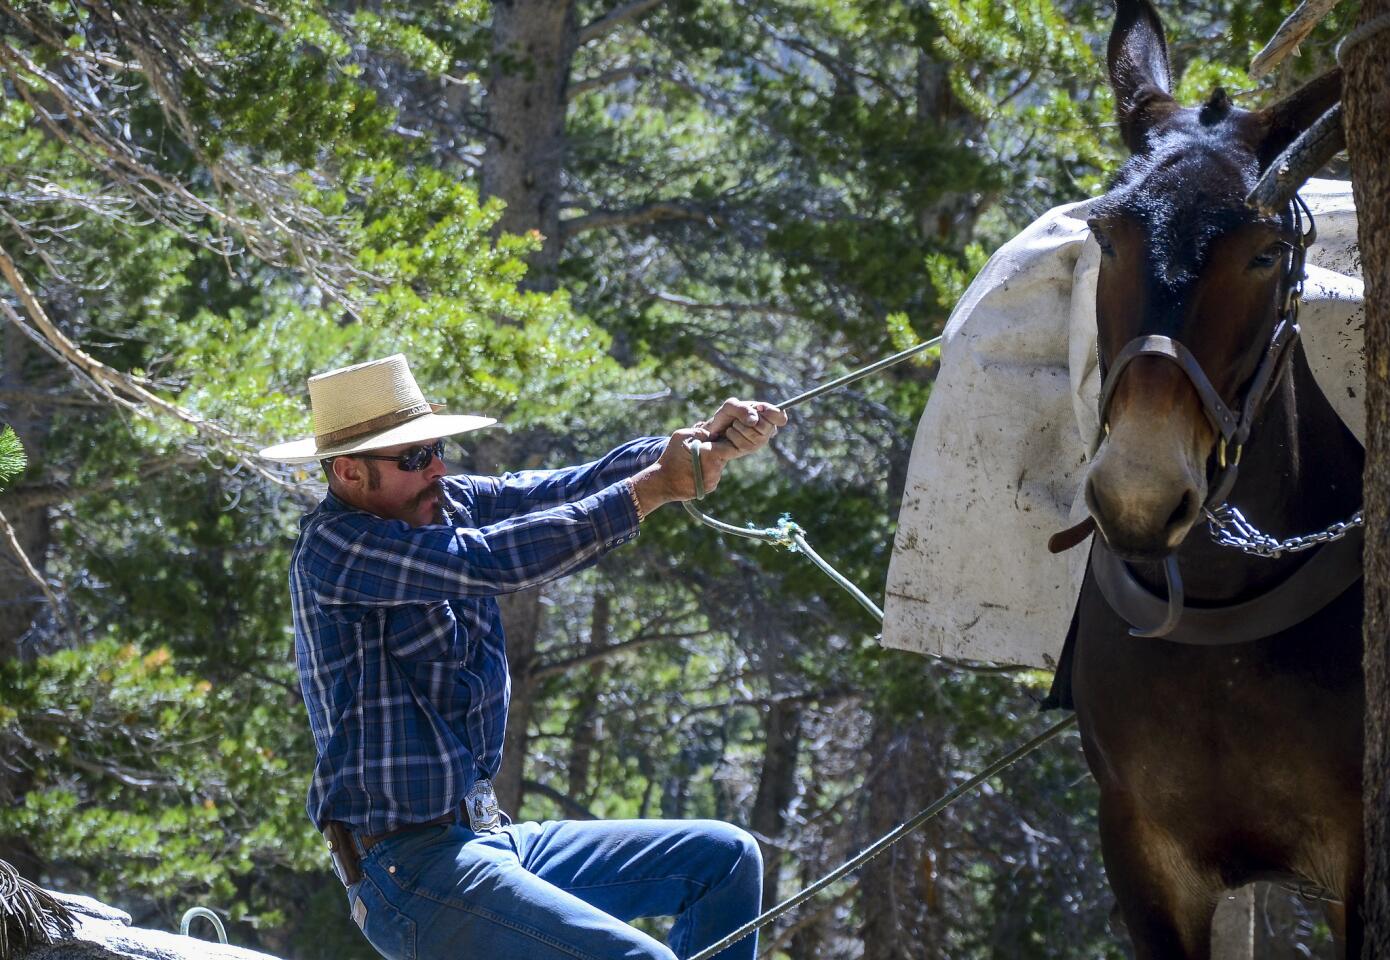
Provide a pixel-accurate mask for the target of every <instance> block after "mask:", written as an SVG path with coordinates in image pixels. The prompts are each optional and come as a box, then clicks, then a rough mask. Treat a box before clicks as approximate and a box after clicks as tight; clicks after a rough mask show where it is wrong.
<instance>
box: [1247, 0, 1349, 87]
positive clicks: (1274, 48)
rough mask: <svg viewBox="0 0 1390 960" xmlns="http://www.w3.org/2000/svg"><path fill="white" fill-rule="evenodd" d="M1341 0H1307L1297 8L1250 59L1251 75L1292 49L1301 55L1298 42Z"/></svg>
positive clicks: (1264, 71) (1268, 68)
mask: <svg viewBox="0 0 1390 960" xmlns="http://www.w3.org/2000/svg"><path fill="white" fill-rule="evenodd" d="M1339 2H1340V0H1304V2H1303V3H1300V4H1299V5H1298V9H1296V10H1294V12H1293V13H1291V14H1289V17H1288V19H1287V20H1285V21H1284V22H1283V23H1282V24H1280V25H1279V29H1278V30H1276V31H1274V36H1272V37H1270V38H1269V42H1268V43H1266V44H1265V46H1264V49H1263V50H1261V51H1260V52H1259V53H1257V54H1255V59H1253V60H1251V61H1250V71H1249V72H1250V76H1251V78H1252V79H1256V80H1258V79H1259V78H1260V77H1263V76H1264V75H1265V74H1267V73H1269V72H1270V71H1271V70H1273V69H1274V68H1275V67H1277V66H1278V65H1279V64H1280V63H1282V62H1283V61H1284V58H1285V57H1287V56H1288V55H1289V54H1290V53H1292V54H1293V55H1294V56H1298V45H1299V44H1300V43H1302V42H1303V41H1304V40H1306V39H1307V38H1308V34H1310V33H1312V32H1313V30H1314V29H1316V28H1317V25H1318V24H1319V23H1321V22H1322V20H1323V18H1324V17H1326V16H1327V15H1328V13H1330V12H1331V11H1332V8H1333V7H1335V6H1336V5H1337V4H1338V3H1339Z"/></svg>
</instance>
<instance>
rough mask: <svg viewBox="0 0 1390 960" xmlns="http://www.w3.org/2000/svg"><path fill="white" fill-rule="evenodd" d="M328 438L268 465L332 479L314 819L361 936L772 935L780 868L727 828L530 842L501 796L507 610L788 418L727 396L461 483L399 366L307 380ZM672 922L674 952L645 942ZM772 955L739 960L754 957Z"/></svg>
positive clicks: (321, 564) (300, 594)
mask: <svg viewBox="0 0 1390 960" xmlns="http://www.w3.org/2000/svg"><path fill="white" fill-rule="evenodd" d="M309 397H310V406H311V409H312V412H313V424H314V436H313V437H311V438H307V439H304V440H298V441H293V442H290V443H284V444H279V445H277V446H274V447H269V448H267V449H265V450H263V451H261V455H262V456H263V457H266V458H267V459H272V460H278V461H281V462H286V463H311V462H313V461H315V460H317V461H319V462H320V463H322V464H323V466H324V469H325V471H326V472H327V474H328V478H329V488H328V493H327V495H326V496H325V497H324V499H323V502H322V503H321V504H320V505H319V506H318V507H317V508H316V509H314V510H313V511H312V512H310V513H309V514H308V515H307V516H306V517H305V518H304V519H303V520H302V521H301V524H300V536H299V540H298V542H297V543H296V544H295V549H294V555H293V558H292V560H291V565H290V591H291V599H292V605H293V613H294V633H295V650H296V656H297V659H298V664H299V673H300V681H301V685H302V688H303V691H304V700H305V704H306V706H307V708H308V711H309V722H310V726H311V727H312V729H313V733H314V742H315V746H316V748H317V753H318V760H317V763H316V765H315V768H314V776H313V781H312V783H311V785H310V788H309V803H308V809H309V815H310V817H311V818H313V820H314V822H315V825H316V826H317V827H318V828H319V829H321V830H323V831H324V835H325V838H327V839H328V841H329V847H330V850H331V851H332V853H333V859H334V866H335V869H337V871H338V873H339V876H340V878H341V879H342V880H343V882H344V884H346V885H347V888H348V902H349V905H350V909H351V912H352V917H353V919H354V920H355V921H356V922H357V925H358V926H359V927H360V928H361V929H362V931H363V933H364V934H365V935H366V937H367V939H368V940H369V941H370V942H371V943H372V945H373V946H374V947H376V949H377V950H378V951H379V952H380V953H381V954H382V955H383V956H385V957H387V958H389V960H415V958H417V957H420V958H432V957H455V956H457V957H472V956H476V957H487V958H496V960H502V958H510V957H516V958H522V957H524V958H528V960H561V958H565V960H576V958H583V960H587V958H594V960H599V958H602V960H607V958H618V957H623V958H658V957H660V958H666V960H669V958H671V957H673V956H678V957H687V956H690V955H691V954H693V953H695V952H697V951H699V950H700V949H702V948H703V947H706V946H708V945H709V944H711V943H714V942H715V941H717V940H718V939H720V938H721V937H723V936H724V935H726V934H727V933H728V932H729V931H731V930H733V929H734V928H736V927H737V926H739V925H741V924H743V923H745V922H747V921H748V920H750V919H752V918H753V916H755V915H756V913H757V911H758V907H759V904H760V902H761V882H762V862H761V858H760V856H759V852H758V847H757V843H756V842H755V841H754V840H753V839H752V837H751V836H749V835H748V834H747V833H746V832H744V831H742V830H739V829H738V828H736V827H733V826H730V825H728V824H724V823H719V822H716V821H657V820H634V821H611V822H594V821H585V822H568V821H562V822H548V823H511V821H510V820H509V819H508V818H506V817H505V815H504V814H502V813H501V812H500V811H499V810H498V809H497V803H496V799H495V797H494V796H493V793H492V786H491V782H490V778H491V777H492V776H494V775H495V774H496V773H497V769H498V767H499V765H500V763H501V749H502V741H503V731H504V727H505V724H506V718H507V703H508V695H509V682H508V672H507V657H506V649H505V646H504V643H503V638H502V627H501V618H500V615H499V611H498V606H497V601H496V597H497V596H498V595H501V594H505V593H510V592H513V591H517V590H523V589H526V588H527V587H533V586H536V585H537V584H541V583H545V582H547V581H549V580H553V579H555V578H557V577H561V576H564V575H566V574H569V573H573V572H574V571H576V570H580V569H582V568H584V567H587V566H589V565H590V564H592V563H594V562H595V561H596V560H598V558H599V557H601V556H602V555H603V554H605V553H607V552H608V551H609V550H611V549H613V548H614V547H617V546H618V545H620V544H622V543H625V542H627V541H629V540H631V539H633V538H634V537H636V536H637V533H638V526H639V524H640V523H641V521H642V519H643V518H645V517H647V516H649V515H650V514H651V513H652V511H654V510H656V509H657V508H658V507H660V506H661V505H662V504H665V503H669V502H671V501H673V500H688V499H691V498H692V497H693V496H694V495H695V488H694V477H693V471H692V462H691V455H690V453H689V450H688V449H687V446H686V445H687V443H692V442H693V443H698V444H699V445H700V450H701V457H700V462H701V467H702V471H703V481H704V487H705V489H707V490H713V489H714V488H715V487H716V486H717V485H718V483H719V476H720V473H721V471H722V470H723V468H724V465H725V464H726V463H728V462H729V461H730V460H733V459H735V458H737V457H741V456H746V455H747V454H749V453H752V452H754V451H756V450H758V449H761V448H762V447H763V446H765V445H766V444H767V442H768V440H769V439H771V437H772V436H773V435H774V434H776V432H777V428H778V427H779V426H782V425H784V424H785V423H786V422H787V418H786V415H785V414H783V413H782V412H781V411H780V410H778V409H777V408H776V407H774V406H772V405H770V404H766V403H752V402H745V401H739V400H729V401H726V402H725V403H724V405H723V406H722V407H720V409H719V411H718V412H717V413H716V414H715V415H714V417H713V418H712V419H711V420H709V421H707V422H705V423H702V424H697V425H695V426H693V427H690V428H688V429H685V430H678V431H676V432H675V433H674V434H672V435H671V437H670V438H669V439H667V438H660V437H655V438H645V439H641V440H635V441H632V442H630V443H627V444H624V445H622V446H620V447H618V448H617V449H616V450H613V451H612V452H610V453H609V454H608V455H607V456H605V457H604V458H602V459H601V460H597V461H594V462H593V463H589V464H585V465H583V466H579V467H571V468H568V469H562V470H536V471H528V472H524V473H516V474H507V475H505V476H502V477H481V476H467V475H457V476H447V475H446V474H445V468H444V463H443V459H442V456H443V441H442V438H443V437H445V436H450V435H453V434H458V433H463V432H466V431H469V430H476V429H479V428H481V427H485V426H488V425H490V424H492V423H494V422H495V421H493V420H491V419H487V418H483V417H471V416H443V415H440V414H438V413H437V412H436V411H437V410H438V407H436V406H435V405H433V404H430V403H428V402H427V401H426V400H425V398H424V396H423V394H422V393H421V392H420V389H419V387H418V386H417V385H416V383H415V379H414V377H413V376H412V375H411V373H410V369H409V367H408V365H407V363H406V360H405V358H404V357H403V356H401V355H399V354H398V355H396V356H393V357H388V358H387V359H385V360H377V361H373V362H371V363H365V364H359V365H357V366H352V367H346V368H343V369H340V370H334V371H331V372H329V373H325V374H321V375H319V376H316V377H312V378H311V379H310V380H309ZM649 916H674V917H676V921H675V924H674V925H673V927H672V929H671V935H670V946H669V948H668V947H666V946H663V945H662V944H660V943H658V942H657V941H656V940H654V939H652V938H651V937H649V936H647V935H646V934H644V933H642V932H641V931H639V930H637V929H635V928H633V927H631V926H629V925H628V924H627V922H626V921H629V920H632V919H635V918H637V917H649ZM755 952H756V938H754V937H749V938H747V939H745V940H743V941H742V942H741V943H739V944H737V945H735V946H734V947H731V948H729V949H728V950H726V951H724V952H723V953H721V954H720V956H721V958H724V960H752V958H753V956H754V955H755Z"/></svg>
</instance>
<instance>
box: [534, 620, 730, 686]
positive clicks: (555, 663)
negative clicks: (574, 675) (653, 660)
mask: <svg viewBox="0 0 1390 960" xmlns="http://www.w3.org/2000/svg"><path fill="white" fill-rule="evenodd" d="M708 634H709V631H708V630H700V631H697V632H695V633H658V634H650V635H643V636H639V637H633V638H632V639H631V640H624V641H623V642H622V643H614V644H611V645H609V646H606V647H598V648H596V649H590V650H588V651H586V652H585V653H579V654H575V655H574V656H572V657H566V658H564V659H563V660H552V661H550V662H549V663H540V664H537V665H536V666H535V667H534V668H533V669H532V670H531V671H530V676H531V677H533V678H535V679H537V680H540V679H544V678H545V677H553V676H555V675H556V674H560V673H566V672H567V671H570V670H574V669H576V668H577V667H582V666H585V665H586V664H590V663H598V662H599V661H601V660H607V659H608V658H609V657H612V656H615V655H616V654H619V653H626V652H627V651H629V650H636V649H637V648H639V647H646V646H650V645H651V644H653V643H663V642H666V641H669V640H691V639H695V638H697V637H702V636H707V635H708Z"/></svg>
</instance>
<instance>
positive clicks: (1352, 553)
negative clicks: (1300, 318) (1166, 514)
mask: <svg viewBox="0 0 1390 960" xmlns="http://www.w3.org/2000/svg"><path fill="white" fill-rule="evenodd" d="M1364 539H1365V538H1364V534H1363V532H1362V529H1361V528H1359V527H1358V528H1357V529H1356V530H1355V531H1353V532H1352V533H1349V534H1347V536H1345V537H1343V538H1342V539H1341V540H1336V541H1334V542H1332V543H1329V544H1326V545H1324V546H1322V547H1319V548H1318V550H1317V551H1316V552H1315V553H1314V554H1313V555H1312V556H1311V557H1309V558H1308V560H1307V561H1306V562H1305V563H1304V564H1303V565H1302V566H1300V567H1299V568H1298V569H1297V570H1295V571H1294V572H1293V574H1292V575H1290V576H1289V578H1288V579H1287V580H1285V581H1283V582H1282V583H1280V584H1279V585H1278V586H1276V587H1274V588H1273V589H1271V590H1268V591H1266V592H1265V593H1262V594H1260V595H1259V596H1258V597H1252V598H1251V599H1249V600H1244V601H1242V602H1240V603H1233V604H1229V605H1227V606H1224V607H1193V606H1184V607H1183V611H1182V617H1181V618H1180V619H1179V620H1178V625H1177V627H1175V628H1174V629H1173V631H1172V632H1171V633H1169V634H1167V635H1166V636H1164V637H1163V638H1162V639H1164V640H1172V641H1174V642H1175V643H1186V644H1194V645H1197V646H1208V647H1219V646H1226V645H1229V644H1233V643H1248V642H1250V641H1252V640H1261V639H1263V638H1265V637H1272V636H1274V635H1275V634H1276V633H1282V632H1283V631H1285V630H1287V629H1289V628H1290V627H1292V626H1295V625H1296V624H1299V623H1302V622H1303V621H1304V620H1307V619H1308V618H1309V617H1311V616H1312V615H1313V614H1315V613H1317V612H1318V611H1319V610H1321V609H1322V608H1323V607H1325V606H1327V605H1328V604H1329V603H1331V602H1332V601H1333V600H1336V599H1337V598H1338V597H1340V596H1341V595H1342V594H1343V593H1344V592H1346V590H1347V588H1349V587H1350V586H1351V585H1352V584H1354V583H1356V582H1357V581H1358V580H1360V579H1361V576H1362V565H1361V546H1362V543H1363V541H1364ZM1091 570H1092V572H1093V573H1094V574H1095V578H1096V585H1097V586H1099V587H1100V592H1101V594H1102V596H1104V597H1105V601H1106V602H1107V603H1108V604H1110V609H1112V610H1114V611H1115V612H1116V613H1117V614H1119V615H1120V616H1121V617H1122V618H1123V619H1124V620H1126V621H1127V622H1129V623H1130V624H1135V625H1138V624H1149V623H1159V622H1161V621H1163V620H1164V619H1165V618H1166V617H1167V615H1168V601H1167V599H1166V598H1164V597H1159V596H1156V595H1154V594H1153V593H1151V592H1150V591H1149V588H1148V587H1146V586H1144V585H1143V584H1142V583H1140V582H1139V580H1138V579H1137V578H1136V577H1135V576H1134V572H1133V571H1132V570H1130V568H1129V565H1128V564H1127V563H1125V562H1124V561H1123V560H1121V559H1120V558H1119V557H1117V556H1116V555H1115V554H1114V553H1113V552H1111V550H1110V548H1109V547H1107V546H1106V545H1105V543H1104V542H1103V541H1102V539H1101V538H1100V537H1096V538H1095V541H1094V542H1093V543H1092V545H1091Z"/></svg>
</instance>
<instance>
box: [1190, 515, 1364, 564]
mask: <svg viewBox="0 0 1390 960" xmlns="http://www.w3.org/2000/svg"><path fill="white" fill-rule="evenodd" d="M1206 514H1207V530H1208V532H1209V533H1210V534H1211V538H1212V540H1213V541H1215V542H1216V543H1218V544H1219V545H1221V546H1223V547H1233V548H1235V549H1236V550H1240V551H1241V552H1243V553H1248V554H1250V555H1251V556H1255V557H1264V558H1265V559H1267V560H1274V559H1276V558H1278V557H1281V556H1283V555H1284V554H1286V553H1298V552H1299V551H1300V550H1309V549H1311V548H1313V547H1316V546H1318V545H1319V544H1323V543H1331V542H1332V541H1334V540H1340V539H1342V538H1343V537H1345V536H1346V535H1347V534H1348V533H1350V532H1351V531H1352V530H1354V529H1355V528H1357V527H1360V526H1363V525H1364V524H1365V522H1366V521H1365V518H1364V517H1362V515H1361V511H1360V510H1359V509H1358V510H1357V511H1356V512H1355V513H1353V514H1352V515H1351V517H1350V518H1349V519H1347V520H1339V521H1338V522H1336V523H1334V524H1332V525H1331V526H1330V527H1328V528H1327V529H1326V530H1320V531H1318V532H1317V533H1308V534H1304V535H1303V536H1301V537H1289V538H1288V539H1287V540H1279V539H1277V538H1275V537H1271V536H1270V535H1269V534H1267V533H1261V532H1260V530H1259V529H1258V528H1257V527H1256V526H1255V525H1254V524H1252V523H1251V522H1250V521H1249V520H1246V519H1245V515H1244V514H1242V513H1241V512H1240V510H1239V509H1237V508H1236V507H1233V506H1231V505H1230V504H1229V503H1223V504H1221V505H1220V506H1218V507H1217V508H1216V509H1215V510H1208V511H1206Z"/></svg>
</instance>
